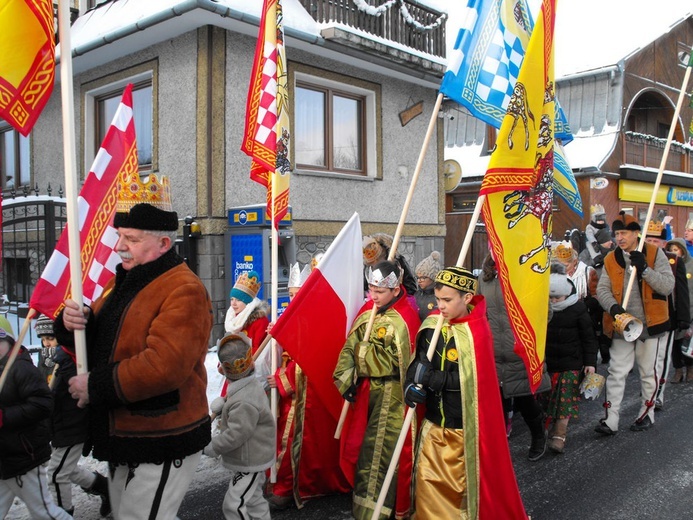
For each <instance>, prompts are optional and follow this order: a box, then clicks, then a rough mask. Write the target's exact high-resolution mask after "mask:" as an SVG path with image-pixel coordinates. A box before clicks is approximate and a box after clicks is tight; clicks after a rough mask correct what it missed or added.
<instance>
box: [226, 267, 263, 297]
mask: <svg viewBox="0 0 693 520" xmlns="http://www.w3.org/2000/svg"><path fill="white" fill-rule="evenodd" d="M248 272H250V273H252V274H253V276H252V277H249V276H248ZM260 285H261V284H260V280H259V279H258V277H257V273H256V272H255V271H243V272H242V273H241V274H240V276H239V277H238V280H236V283H235V284H234V286H233V288H234V289H239V290H241V291H243V292H244V293H246V294H249V295H250V296H252V297H253V298H255V297H256V296H257V293H259V292H260Z"/></svg>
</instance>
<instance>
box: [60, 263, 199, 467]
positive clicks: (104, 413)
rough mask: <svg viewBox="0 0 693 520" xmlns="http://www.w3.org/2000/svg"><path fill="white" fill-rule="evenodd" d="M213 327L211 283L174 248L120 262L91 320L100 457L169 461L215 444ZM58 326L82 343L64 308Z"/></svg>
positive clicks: (92, 407) (67, 341)
mask: <svg viewBox="0 0 693 520" xmlns="http://www.w3.org/2000/svg"><path fill="white" fill-rule="evenodd" d="M211 328H212V306H211V302H210V300H209V296H208V294H207V291H206V289H205V287H204V285H203V284H202V282H201V281H200V279H199V278H198V277H197V276H196V275H195V274H194V273H193V272H192V271H191V270H190V269H189V268H188V266H187V265H185V263H184V262H183V259H182V258H180V257H179V256H178V255H177V254H176V253H175V252H174V251H173V250H169V251H168V252H167V253H165V254H164V255H163V256H161V257H160V258H158V259H156V260H154V261H152V262H148V263H146V264H142V265H138V266H135V267H133V268H132V269H130V270H129V271H126V270H124V269H123V268H122V266H120V265H119V266H118V268H117V271H116V276H115V277H114V278H113V279H112V280H111V281H110V282H109V283H108V284H107V285H106V287H105V289H104V292H103V295H102V296H101V297H100V298H99V299H98V300H96V301H95V302H94V305H93V308H92V312H91V313H90V314H89V318H88V323H87V329H86V338H87V348H88V353H89V356H88V357H89V369H90V372H89V383H88V390H89V400H90V404H89V413H90V432H89V433H90V443H91V444H92V445H93V451H94V456H95V457H96V458H97V459H99V460H107V461H110V462H114V463H160V462H162V461H168V460H174V459H180V458H183V457H186V456H188V455H191V454H193V453H196V452H198V451H201V450H202V449H203V448H204V447H205V446H206V445H207V443H208V442H209V440H210V438H211V434H210V432H211V428H210V419H209V414H208V408H207V396H206V389H207V373H206V370H205V366H204V361H205V357H206V354H207V348H208V340H209V334H210V331H211ZM55 332H56V336H57V338H58V340H59V342H60V343H61V344H62V345H67V346H71V345H72V344H73V343H74V339H73V336H72V334H71V333H69V332H67V330H66V329H65V327H64V324H63V322H62V314H60V316H58V319H57V320H56V322H55ZM88 446H89V444H87V449H88Z"/></svg>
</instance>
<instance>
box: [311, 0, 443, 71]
mask: <svg viewBox="0 0 693 520" xmlns="http://www.w3.org/2000/svg"><path fill="white" fill-rule="evenodd" d="M300 1H301V4H302V5H303V7H304V8H305V9H306V10H307V11H308V13H310V15H311V16H312V17H313V19H314V20H315V21H316V22H318V23H338V24H342V25H345V26H348V27H353V28H354V29H358V30H360V31H364V32H367V33H369V34H372V35H373V36H377V37H380V38H384V39H386V40H390V41H392V42H395V43H398V44H400V45H405V46H407V47H411V48H412V49H414V50H417V51H420V52H425V53H427V54H431V55H433V56H439V57H442V58H444V57H445V20H446V18H445V17H442V18H441V14H442V13H440V12H438V11H435V10H432V9H430V8H429V7H427V6H424V5H421V4H419V3H418V2H417V1H416V0H403V1H402V2H401V3H400V2H395V3H394V4H393V5H392V6H391V7H389V8H388V9H386V10H384V11H382V12H381V13H380V16H376V15H374V14H369V13H368V12H366V11H365V10H362V9H359V8H358V5H357V3H356V2H355V0H300ZM364 2H365V3H367V4H369V5H370V6H372V8H373V9H377V7H378V6H379V5H381V4H385V1H384V0H382V1H374V0H364ZM400 5H401V6H402V7H401V8H400ZM405 13H409V16H408V17H406V14H405ZM408 20H409V21H408Z"/></svg>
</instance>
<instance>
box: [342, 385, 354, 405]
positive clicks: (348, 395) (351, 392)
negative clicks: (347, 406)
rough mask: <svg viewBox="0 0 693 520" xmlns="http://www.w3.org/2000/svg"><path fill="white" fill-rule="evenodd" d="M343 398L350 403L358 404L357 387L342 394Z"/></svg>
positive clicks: (350, 388)
mask: <svg viewBox="0 0 693 520" xmlns="http://www.w3.org/2000/svg"><path fill="white" fill-rule="evenodd" d="M342 397H343V398H344V399H346V400H347V401H349V402H350V403H355V402H356V385H351V386H350V387H349V388H348V389H347V391H346V392H344V393H343V394H342Z"/></svg>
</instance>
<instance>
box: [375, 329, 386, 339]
mask: <svg viewBox="0 0 693 520" xmlns="http://www.w3.org/2000/svg"><path fill="white" fill-rule="evenodd" d="M386 333H387V328H386V327H380V328H379V329H378V332H377V334H378V337H379V338H384V337H385V334H386Z"/></svg>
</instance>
